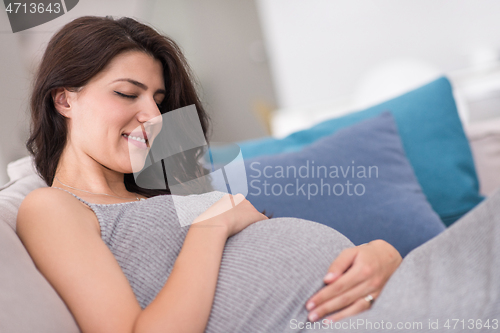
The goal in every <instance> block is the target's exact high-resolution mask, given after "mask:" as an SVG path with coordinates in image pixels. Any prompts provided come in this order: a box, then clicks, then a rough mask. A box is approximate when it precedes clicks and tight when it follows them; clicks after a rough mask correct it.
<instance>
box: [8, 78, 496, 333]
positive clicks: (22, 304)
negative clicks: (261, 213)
mask: <svg viewBox="0 0 500 333" xmlns="http://www.w3.org/2000/svg"><path fill="white" fill-rule="evenodd" d="M422 89H423V90H422ZM416 91H417V93H415V92H411V93H409V94H410V95H408V94H405V95H404V96H400V97H398V98H399V99H398V98H396V99H395V100H391V101H388V102H387V103H385V104H384V103H383V104H381V105H379V106H376V107H374V108H370V109H368V110H363V111H361V113H362V112H365V113H364V114H360V112H356V113H353V114H351V115H348V116H345V117H344V118H343V119H332V120H328V121H325V122H324V123H322V124H319V125H316V126H315V127H313V128H311V129H308V130H305V131H300V132H297V133H294V134H292V135H291V136H289V137H287V138H284V139H280V140H277V139H274V138H263V139H258V140H250V141H245V142H239V143H238V145H239V146H240V147H241V151H242V153H243V156H244V157H245V158H246V159H248V161H269V160H270V159H271V160H272V159H273V156H279V158H281V159H289V158H292V157H296V155H293V154H297V153H298V152H301V151H304V149H305V147H309V146H311V145H312V144H314V143H315V142H318V140H320V139H321V138H326V137H328V136H332V135H335V134H336V132H338V131H341V130H343V129H347V128H349V127H350V126H353V124H356V123H358V122H360V121H361V120H363V119H365V118H370V117H371V116H374V115H376V114H379V113H380V112H383V111H390V112H391V111H392V114H393V116H394V118H395V119H396V123H397V126H398V128H399V134H400V135H401V137H402V147H403V148H404V150H405V151H406V155H407V156H408V160H409V161H410V164H411V166H412V168H413V169H414V171H415V174H416V179H417V180H418V182H419V183H420V185H421V187H422V193H424V194H425V197H426V198H427V199H429V198H431V199H433V201H432V200H430V199H429V202H430V206H429V207H432V209H434V210H435V212H436V214H437V215H436V216H439V218H440V219H441V220H442V222H443V224H444V225H445V226H449V225H451V224H453V223H454V221H456V220H457V219H459V218H460V217H461V216H463V215H464V214H466V213H467V212H468V211H470V210H471V209H472V208H474V206H475V205H477V204H478V203H479V202H481V200H483V199H484V196H487V195H489V194H490V193H492V192H493V191H494V190H495V189H496V188H498V187H499V186H500V120H495V121H489V122H487V123H483V124H480V123H477V124H471V125H466V126H463V125H462V124H461V123H460V121H459V119H458V115H457V114H456V106H455V104H454V102H453V100H452V98H453V97H452V95H451V86H450V84H449V81H448V80H447V79H446V78H441V79H439V80H437V81H435V82H433V83H431V84H430V85H427V86H426V87H422V88H421V89H420V90H418V89H417V90H416ZM412 93H413V95H412ZM422 96H424V97H422ZM425 96H427V97H425ZM429 96H430V97H429ZM425 98H428V100H425ZM430 100H432V101H433V102H432V103H434V104H432V105H431V104H429V103H430V102H429V101H430ZM391 103H392V104H391ZM426 103H427V104H426ZM414 107H419V108H420V109H421V110H424V111H425V112H424V111H422V112H421V113H422V114H421V115H419V119H420V120H418V121H421V123H418V121H417V120H415V119H413V120H412V119H410V120H405V119H406V118H405V117H406V116H405V114H406V115H408V114H411V113H414V112H416V111H415V110H409V109H411V108H414ZM429 109H431V110H429ZM441 109H449V110H451V111H450V112H448V111H447V112H448V113H449V114H447V116H446V117H448V116H449V117H448V118H447V120H446V122H445V120H443V123H435V122H436V121H439V119H440V118H436V120H435V121H434V122H433V121H432V120H429V119H431V117H434V116H436V115H438V114H439V110H441ZM398 110H402V111H398ZM398 112H399V113H398ZM419 112H420V111H419ZM426 112H427V113H429V114H426ZM443 117H444V116H443ZM442 119H444V118H442ZM450 119H451V120H450ZM405 122H406V123H405ZM422 122H423V124H425V123H426V122H433V123H432V124H429V125H428V126H427V125H425V126H424V127H425V129H424V128H422ZM451 123H452V124H451ZM450 124H451V125H450ZM431 125H432V126H431ZM405 126H406V127H405ZM429 127H435V128H436V129H438V130H439V131H441V132H439V133H438V134H439V135H437V136H436V138H432V140H434V141H432V142H430V143H423V142H420V141H418V140H421V139H418V138H417V137H418V135H421V136H422V137H423V138H424V139H425V138H426V137H429V136H432V135H433V134H432V133H431V130H430V129H429V130H428V128H429ZM435 132H436V131H435ZM442 132H445V133H444V134H443V133H442ZM343 133H344V134H343V135H344V137H343V138H344V139H343V140H347V139H345V137H346V135H347V134H346V132H343ZM416 133H417V134H416ZM436 133H437V132H436ZM405 135H406V136H407V137H408V138H409V137H411V139H408V140H409V141H408V142H405V138H404V136H405ZM415 135H417V136H415ZM414 140H417V141H416V142H413V141H414ZM439 140H441V141H443V142H446V144H448V145H444V148H443V151H442V152H441V151H439V149H438V148H436V147H438V146H439V145H440V141H439ZM453 140H454V141H456V142H455V143H453V142H451V141H453ZM410 141H411V142H410ZM457 142H458V143H459V144H457ZM426 144H427V145H428V146H429V147H432V149H430V150H432V152H431V153H432V154H437V155H446V154H449V156H448V155H446V156H445V157H446V161H443V163H450V164H443V165H445V166H441V165H436V164H435V161H436V159H438V158H439V157H441V158H442V157H443V156H437V155H436V156H435V157H432V158H428V157H427V156H424V155H425V153H424V152H422V151H420V150H419V149H420V148H421V147H422V146H425V145H426ZM450 149H453V151H449V150H450ZM447 151H448V153H447ZM215 153H217V154H219V156H223V155H224V148H223V147H222V148H219V150H218V151H215ZM287 154H288V155H287ZM290 154H292V155H290ZM457 156H458V160H457V158H456V157H457ZM259 158H260V159H261V160H259ZM420 159H423V161H420ZM426 161H427V162H426ZM425 163H427V165H425ZM471 163H472V164H471ZM441 167H442V168H444V170H440V172H441V173H440V174H439V176H436V175H435V173H433V170H434V171H435V169H438V168H441ZM7 173H8V176H9V178H10V181H9V182H8V183H7V184H5V185H3V186H2V187H0V267H1V269H0V332H8V333H17V332H30V333H31V332H50V333H57V332H65V333H68V332H78V331H79V329H78V326H77V325H76V323H75V321H74V319H73V317H72V316H71V314H70V312H69V311H68V309H67V308H66V306H65V304H64V302H63V301H62V300H61V298H60V297H59V296H58V294H57V293H56V292H55V290H54V289H53V288H52V287H51V286H50V284H49V283H48V282H47V281H46V280H45V279H44V277H43V276H42V275H41V274H40V273H39V272H38V270H37V269H36V267H35V265H34V264H33V262H32V260H31V258H30V256H29V255H28V253H27V251H26V250H25V249H24V247H23V245H22V243H21V242H20V240H19V238H18V237H17V235H16V233H15V229H16V225H15V221H16V215H17V209H18V207H19V205H20V203H21V202H22V200H23V198H24V197H25V196H26V195H27V194H28V193H29V192H30V191H32V190H34V189H36V188H39V187H43V186H46V184H45V183H44V182H43V180H42V179H41V178H40V177H39V176H38V175H37V173H36V172H35V169H34V166H33V162H32V158H31V157H29V156H26V157H24V158H21V159H19V160H17V161H14V162H11V163H10V164H9V165H8V170H7ZM442 174H444V175H446V174H451V175H450V180H449V182H452V184H451V185H450V184H446V183H443V180H442V179H441V177H442V176H441V175H442ZM438 178H439V179H438ZM425 181H430V183H429V184H425ZM458 183H459V185H460V188H458V187H457V188H454V186H458V185H457V184H458ZM447 186H450V190H451V192H452V193H446V192H438V193H433V192H432V191H435V190H436V189H437V190H438V191H440V190H441V189H442V187H447ZM457 193H458V195H459V196H457ZM447 195H448V196H449V197H446V196H447ZM433 196H434V197H433ZM253 200H254V201H255V203H256V205H258V204H260V202H261V201H262V200H264V201H265V202H268V203H269V202H272V200H270V199H269V198H266V197H261V198H260V199H259V198H252V200H251V202H252V201H253ZM259 200H260V201H259ZM303 202H304V207H305V206H307V205H309V204H310V201H309V202H308V201H307V200H304V201H303ZM454 205H455V206H456V208H454V210H453V209H448V208H449V207H452V206H454ZM303 210H307V207H306V208H304V209H303ZM271 211H272V209H271ZM389 213H390V211H389ZM278 215H279V214H278ZM276 217H278V216H276ZM360 221H361V222H362V220H360ZM361 222H360V223H361ZM440 223H441V222H440Z"/></svg>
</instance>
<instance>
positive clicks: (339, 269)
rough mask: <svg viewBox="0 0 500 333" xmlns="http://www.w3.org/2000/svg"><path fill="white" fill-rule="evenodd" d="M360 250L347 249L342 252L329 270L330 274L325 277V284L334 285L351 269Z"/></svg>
mask: <svg viewBox="0 0 500 333" xmlns="http://www.w3.org/2000/svg"><path fill="white" fill-rule="evenodd" d="M357 254H358V250H357V248H356V247H353V248H349V249H345V250H344V251H342V252H340V254H339V255H338V256H337V258H336V259H335V260H334V261H333V262H332V264H331V265H330V267H329V268H328V273H327V274H326V275H325V277H324V279H323V280H324V282H325V283H332V282H333V281H335V280H336V279H337V278H338V277H339V276H340V275H342V273H344V272H345V271H346V270H347V269H348V268H349V267H351V265H352V263H353V262H354V259H355V258H356V255H357Z"/></svg>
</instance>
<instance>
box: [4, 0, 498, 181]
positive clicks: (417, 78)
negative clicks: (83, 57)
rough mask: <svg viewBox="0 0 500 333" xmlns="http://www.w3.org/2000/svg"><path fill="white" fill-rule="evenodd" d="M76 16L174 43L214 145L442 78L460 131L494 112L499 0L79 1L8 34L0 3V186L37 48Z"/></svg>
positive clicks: (16, 152) (21, 139)
mask: <svg viewBox="0 0 500 333" xmlns="http://www.w3.org/2000/svg"><path fill="white" fill-rule="evenodd" d="M83 15H99V16H105V15H112V16H117V17H118V16H130V17H133V18H135V19H137V20H140V21H141V22H143V23H147V24H149V25H151V26H153V27H154V28H156V29H157V30H158V31H160V32H162V33H164V34H166V35H168V36H170V37H172V38H173V39H174V40H175V41H177V43H178V44H179V45H180V46H181V48H182V50H183V51H184V53H185V55H186V57H187V59H188V61H189V63H190V64H191V67H192V69H193V71H194V73H195V75H196V77H197V79H198V81H199V83H200V86H199V92H200V95H201V98H202V101H203V102H204V103H205V105H206V106H207V110H208V112H209V113H210V115H211V118H212V126H213V135H212V137H211V139H212V140H213V141H222V142H234V141H242V140H248V139H254V138H260V137H263V136H268V135H273V136H275V137H283V136H285V135H287V134H289V133H291V132H293V131H295V130H298V129H301V128H305V127H308V126H311V125H313V124H315V123H317V122H319V121H321V120H323V119H326V118H329V117H334V116H338V115H341V114H345V113H347V112H351V111H354V110H356V109H360V108H364V107H366V106H369V105H372V104H376V103H378V102H380V101H383V100H385V99H388V98H390V97H393V96H396V95H398V94H401V93H404V92H405V91H408V90H411V89H412V88H414V87H417V86H419V85H422V84H424V83H426V82H428V81H430V80H432V79H434V78H436V77H438V76H441V75H443V74H445V75H447V76H448V77H449V78H450V80H451V81H452V84H453V86H454V88H455V94H456V98H457V103H458V105H459V112H460V116H461V119H462V121H463V124H464V126H465V127H467V126H470V125H474V124H480V123H489V124H492V123H495V121H498V119H500V19H499V17H500V2H499V1H496V0H454V1H450V0H418V1H417V0H410V1H398V0H357V1H348V0H126V1H124V0H80V1H79V3H78V5H77V6H76V7H75V8H73V9H72V10H71V11H69V12H68V13H67V14H65V15H63V16H61V17H59V18H56V19H55V20H53V21H50V22H48V23H45V24H42V25H40V26H37V27H35V28H32V29H29V30H25V31H21V32H17V33H15V34H13V33H12V31H11V28H10V25H9V21H8V17H7V14H6V12H5V11H3V10H2V12H1V13H0V32H1V33H0V45H1V47H0V59H1V60H2V61H1V62H0V73H1V77H0V115H1V121H0V185H2V184H3V183H6V182H7V181H8V177H7V173H6V166H7V164H8V163H9V162H11V161H14V160H16V159H18V158H21V157H23V156H26V155H27V151H26V148H25V146H24V145H25V142H26V139H27V137H28V131H29V114H28V102H29V94H30V85H31V80H32V76H33V73H34V71H35V69H36V66H37V63H38V61H39V59H40V57H41V55H42V54H43V51H44V48H45V46H46V44H47V42H48V40H49V39H50V37H51V36H52V35H53V33H54V32H55V31H57V30H58V29H59V28H60V27H62V26H63V25H64V24H66V23H67V22H69V21H71V20H72V19H74V18H76V17H79V16H83ZM498 124H499V128H500V123H498ZM499 133H500V131H499Z"/></svg>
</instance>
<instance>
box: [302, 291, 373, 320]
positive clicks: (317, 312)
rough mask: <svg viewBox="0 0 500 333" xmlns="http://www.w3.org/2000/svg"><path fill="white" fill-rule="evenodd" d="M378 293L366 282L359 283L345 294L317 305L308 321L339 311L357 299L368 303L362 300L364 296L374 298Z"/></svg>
mask: <svg viewBox="0 0 500 333" xmlns="http://www.w3.org/2000/svg"><path fill="white" fill-rule="evenodd" d="M325 288H326V287H325ZM379 292H380V291H379V290H377V289H374V288H373V287H371V286H370V284H369V283H368V282H364V283H360V284H358V285H357V286H356V287H354V288H352V289H350V290H348V291H347V292H345V293H343V294H341V295H339V296H337V297H334V298H330V299H328V300H327V301H326V302H324V303H322V304H321V305H318V306H317V307H316V308H315V309H314V310H312V311H311V312H310V313H309V318H310V320H311V319H312V318H321V317H323V316H325V315H327V314H329V313H332V312H334V311H338V310H340V309H343V308H345V307H347V306H350V305H352V304H353V303H354V302H356V301H357V300H358V299H363V301H365V302H366V303H369V302H367V301H366V300H365V299H364V298H365V297H366V295H368V294H371V295H372V296H373V297H374V298H375V297H376V296H377V295H378V294H379Z"/></svg>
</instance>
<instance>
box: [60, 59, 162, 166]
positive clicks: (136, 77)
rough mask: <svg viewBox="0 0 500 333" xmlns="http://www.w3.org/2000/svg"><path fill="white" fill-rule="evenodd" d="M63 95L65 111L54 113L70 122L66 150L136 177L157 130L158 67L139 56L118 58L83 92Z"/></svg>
mask: <svg viewBox="0 0 500 333" xmlns="http://www.w3.org/2000/svg"><path fill="white" fill-rule="evenodd" d="M65 94H66V98H67V105H66V106H65V107H66V109H64V107H61V106H60V105H59V108H58V110H59V111H60V112H61V108H62V109H63V110H64V112H66V113H65V116H66V117H67V118H69V119H68V143H67V146H66V148H70V149H72V150H74V151H75V152H76V153H77V154H78V155H81V154H82V153H83V154H84V155H86V156H89V157H91V158H92V159H93V160H95V161H96V162H98V163H100V164H101V165H103V166H105V167H107V168H109V169H111V170H115V171H118V172H121V173H131V172H136V171H139V170H140V169H141V168H142V165H143V163H144V160H145V157H146V155H147V152H148V151H149V147H150V145H151V144H152V141H153V138H154V137H155V136H156V135H157V134H158V132H159V130H160V129H161V114H160V110H159V107H158V105H159V104H161V102H162V100H163V98H164V97H165V86H164V80H163V67H162V64H161V63H160V61H158V60H156V59H154V58H153V57H151V56H150V55H148V54H146V53H143V52H140V51H129V52H125V53H122V54H119V55H118V56H116V57H115V58H114V59H113V60H112V61H111V62H110V63H109V65H108V66H107V67H106V68H105V69H104V70H103V71H102V72H100V73H99V74H97V75H96V76H95V77H94V78H92V79H91V80H90V81H89V83H87V84H86V85H85V86H84V87H83V88H82V89H81V90H79V91H78V92H69V91H67V90H66V91H65ZM59 96H60V95H59ZM56 102H57V96H56ZM56 104H59V103H56ZM64 112H62V113H63V114H64Z"/></svg>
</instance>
